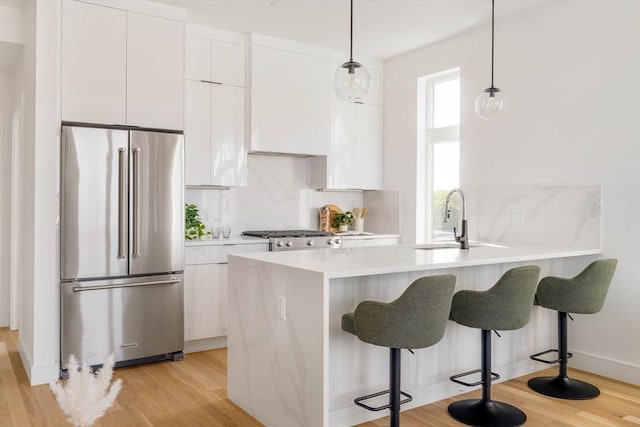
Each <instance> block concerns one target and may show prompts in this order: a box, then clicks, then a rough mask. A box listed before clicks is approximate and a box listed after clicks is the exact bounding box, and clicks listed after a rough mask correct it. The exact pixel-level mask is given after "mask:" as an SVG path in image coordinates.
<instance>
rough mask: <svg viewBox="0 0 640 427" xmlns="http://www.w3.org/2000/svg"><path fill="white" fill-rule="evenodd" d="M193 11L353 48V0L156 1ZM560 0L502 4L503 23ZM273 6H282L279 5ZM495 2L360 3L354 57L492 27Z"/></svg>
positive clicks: (201, 18) (196, 17) (220, 23)
mask: <svg viewBox="0 0 640 427" xmlns="http://www.w3.org/2000/svg"><path fill="white" fill-rule="evenodd" d="M155 1H157V2H161V3H165V4H170V5H174V6H178V7H182V8H185V9H187V11H188V20H189V22H192V23H196V24H202V25H209V26H212V27H216V28H221V29H225V30H230V31H237V32H245V33H248V32H255V33H260V34H266V35H271V36H275V37H282V38H286V39H291V40H296V41H301V42H306V43H312V44H316V45H320V46H326V47H329V48H332V49H334V50H336V51H342V52H348V49H349V0H155ZM552 1H559V0H497V1H496V31H498V28H499V25H500V20H502V19H505V18H507V17H512V16H516V15H519V14H522V13H526V12H528V11H529V10H530V9H532V8H536V7H541V6H542V5H545V4H548V3H550V2H552ZM272 3H273V4H280V6H274V5H272ZM490 18H491V1H490V0H355V1H354V56H355V57H356V59H357V56H358V55H362V56H368V57H371V58H377V59H386V58H389V57H392V56H395V55H399V54H401V53H404V52H408V51H410V50H413V49H416V48H418V47H421V46H425V45H428V44H431V43H435V42H437V41H440V40H443V39H446V38H448V37H452V36H454V35H456V34H459V33H461V32H464V31H467V30H469V29H471V28H473V27H475V26H477V25H479V24H486V25H490Z"/></svg>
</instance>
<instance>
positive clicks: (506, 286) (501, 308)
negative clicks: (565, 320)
mask: <svg viewBox="0 0 640 427" xmlns="http://www.w3.org/2000/svg"><path fill="white" fill-rule="evenodd" d="M539 274H540V267H538V266H535V265H528V266H524V267H516V268H512V269H511V270H509V271H507V272H506V273H504V274H503V275H502V277H501V278H500V279H499V280H498V282H497V283H496V284H495V285H494V286H493V287H492V288H491V289H488V290H486V291H468V290H463V291H459V292H456V294H455V295H454V296H453V303H452V304H451V319H452V320H454V321H456V322H457V323H459V324H461V325H464V326H468V327H471V328H477V329H481V330H482V334H481V337H482V338H481V339H482V341H481V344H482V355H481V359H482V364H481V366H482V368H481V369H477V370H475V371H470V372H465V373H463V374H458V375H454V376H452V377H451V381H454V382H456V383H459V384H463V385H466V386H475V385H480V384H482V399H466V400H460V401H458V402H454V403H452V404H451V405H449V408H448V409H449V414H450V415H451V416H452V417H453V418H455V419H456V420H458V421H460V422H461V423H464V424H467V425H472V426H481V427H483V426H486V427H512V426H519V425H521V424H523V423H524V422H525V421H526V419H527V416H526V415H525V413H524V412H522V411H521V410H520V409H518V408H516V407H515V406H513V405H510V404H508V403H504V402H498V401H495V400H491V381H493V380H495V379H498V378H500V376H499V375H498V374H495V373H492V372H491V331H492V330H501V331H505V330H514V329H520V328H522V327H524V326H525V325H526V324H527V323H529V317H530V315H531V308H532V306H533V299H534V296H535V293H536V286H537V284H538V275H539ZM477 372H480V373H481V381H479V382H476V383H466V382H463V381H461V380H459V379H458V378H460V377H463V376H466V375H469V374H472V373H477Z"/></svg>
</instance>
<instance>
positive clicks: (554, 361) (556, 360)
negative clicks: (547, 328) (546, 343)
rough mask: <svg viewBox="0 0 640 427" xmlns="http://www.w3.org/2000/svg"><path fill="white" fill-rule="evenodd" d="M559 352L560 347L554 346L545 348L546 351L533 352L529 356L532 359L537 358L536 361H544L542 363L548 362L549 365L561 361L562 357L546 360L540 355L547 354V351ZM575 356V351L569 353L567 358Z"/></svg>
mask: <svg viewBox="0 0 640 427" xmlns="http://www.w3.org/2000/svg"><path fill="white" fill-rule="evenodd" d="M553 352H555V353H558V349H556V348H552V349H550V350H545V351H541V352H540V353H536V354H532V355H531V356H529V358H530V359H531V360H535V361H536V362H542V363H546V364H548V365H554V364H556V363H558V362H561V361H562V359H561V358H558V359H554V360H546V359H541V358H540V357H539V356H542V355H543V354H547V353H553ZM572 357H573V353H567V359H571V358H572Z"/></svg>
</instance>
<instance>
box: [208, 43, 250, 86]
mask: <svg viewBox="0 0 640 427" xmlns="http://www.w3.org/2000/svg"><path fill="white" fill-rule="evenodd" d="M246 57H247V48H246V46H242V45H238V44H234V43H227V42H221V41H216V40H214V41H212V42H211V81H214V82H218V83H222V84H225V85H231V86H239V87H245V82H246V80H247V79H246V65H245V63H246Z"/></svg>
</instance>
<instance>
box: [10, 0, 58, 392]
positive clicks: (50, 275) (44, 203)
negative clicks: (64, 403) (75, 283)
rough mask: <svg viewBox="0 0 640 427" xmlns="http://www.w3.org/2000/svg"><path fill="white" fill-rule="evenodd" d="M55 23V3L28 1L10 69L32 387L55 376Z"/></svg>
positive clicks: (26, 355) (24, 329) (25, 349)
mask: <svg viewBox="0 0 640 427" xmlns="http://www.w3.org/2000/svg"><path fill="white" fill-rule="evenodd" d="M59 23H60V2H59V1H58V0H54V1H38V2H37V3H36V2H35V1H34V0H29V1H28V3H27V7H26V10H25V25H24V29H25V50H24V55H23V57H22V59H21V61H20V63H19V64H18V68H17V69H16V75H18V74H19V75H20V77H19V78H18V77H16V92H19V91H20V90H23V91H24V105H25V109H24V145H23V147H22V148H23V152H22V154H23V159H22V160H23V161H22V171H21V176H22V177H21V179H22V192H21V194H22V200H21V203H22V208H23V211H22V215H23V217H22V230H21V232H20V234H21V236H23V242H22V251H21V261H22V267H23V270H22V272H21V274H22V277H21V278H22V281H21V286H22V288H21V290H22V295H21V298H22V299H21V315H20V335H19V350H20V356H21V358H22V362H23V364H24V366H25V370H26V372H27V375H28V376H29V379H30V381H31V383H32V384H41V383H45V382H50V381H52V380H54V379H56V378H57V376H58V358H59V304H58V303H57V301H59V283H58V282H59V280H58V278H59V272H58V264H59V262H58V259H59V257H58V253H59V245H58V231H57V219H58V212H59V209H58V201H57V198H58V196H57V180H58V175H59V173H58V164H57V163H58V161H57V159H58V158H59V147H58V144H59V137H58V133H59V128H60V111H59V101H58V100H59V99H60V97H59V85H58V81H59V70H60V67H59V63H58V62H59V57H60V55H59V46H60V44H59V38H60V34H59V28H60V25H59ZM36 29H37V30H36ZM36 101H37V102H36Z"/></svg>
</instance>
